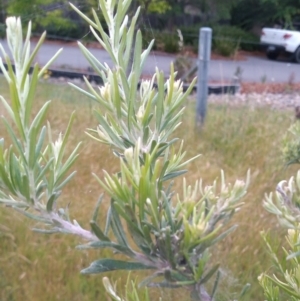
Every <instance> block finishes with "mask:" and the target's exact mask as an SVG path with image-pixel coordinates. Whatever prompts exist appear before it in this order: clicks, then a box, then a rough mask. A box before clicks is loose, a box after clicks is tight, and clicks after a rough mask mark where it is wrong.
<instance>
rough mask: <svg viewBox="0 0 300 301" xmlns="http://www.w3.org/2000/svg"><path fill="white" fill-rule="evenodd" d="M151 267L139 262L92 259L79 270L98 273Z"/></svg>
mask: <svg viewBox="0 0 300 301" xmlns="http://www.w3.org/2000/svg"><path fill="white" fill-rule="evenodd" d="M151 268H152V267H150V266H147V265H144V264H142V263H140V262H130V261H122V260H115V259H100V260H96V261H94V262H93V263H92V264H91V265H90V266H89V267H88V268H86V269H84V270H82V271H81V273H82V274H99V273H104V272H109V271H115V270H127V271H132V270H149V269H151Z"/></svg>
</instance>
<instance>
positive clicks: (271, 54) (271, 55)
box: [266, 51, 300, 60]
mask: <svg viewBox="0 0 300 301" xmlns="http://www.w3.org/2000/svg"><path fill="white" fill-rule="evenodd" d="M266 54H267V58H268V59H270V60H276V59H277V58H278V56H279V52H278V51H267V52H266ZM299 56H300V54H299Z"/></svg>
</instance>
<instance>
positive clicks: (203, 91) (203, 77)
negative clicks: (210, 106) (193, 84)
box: [196, 27, 212, 126]
mask: <svg viewBox="0 0 300 301" xmlns="http://www.w3.org/2000/svg"><path fill="white" fill-rule="evenodd" d="M211 39H212V29H211V28H208V27H202V28H200V35H199V51H198V82H197V108H196V110H197V116H196V123H197V126H202V125H203V124H204V119H205V116H206V108H207V95H208V67H209V61H210V54H211Z"/></svg>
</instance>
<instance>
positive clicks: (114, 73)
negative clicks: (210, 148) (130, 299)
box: [0, 0, 249, 300]
mask: <svg viewBox="0 0 300 301" xmlns="http://www.w3.org/2000/svg"><path fill="white" fill-rule="evenodd" d="M130 4H131V1H130V0H123V1H119V2H117V1H114V0H99V7H100V9H101V11H102V13H103V17H104V19H105V22H106V24H107V27H108V33H107V32H105V31H104V29H103V27H102V25H101V22H100V20H99V18H98V16H97V14H96V11H95V10H93V11H92V14H93V20H92V19H90V18H89V17H88V16H86V15H85V14H84V13H83V12H81V11H80V10H79V9H78V8H76V7H75V6H74V5H72V4H71V7H72V8H73V9H74V10H75V11H76V12H77V13H78V14H79V15H80V16H81V17H82V18H83V19H84V20H85V21H86V22H87V23H88V24H89V25H90V30H91V32H92V33H93V35H94V36H95V38H96V39H97V41H98V42H99V43H100V45H101V46H102V47H103V48H104V49H105V50H106V51H107V52H108V54H109V55H110V57H111V59H112V61H113V63H114V67H113V68H111V67H109V66H108V65H107V64H105V63H101V62H99V61H98V60H97V59H96V58H95V57H94V56H93V54H92V53H91V52H90V51H89V50H88V49H87V48H86V47H85V46H83V44H81V43H78V44H79V47H80V49H81V50H82V52H83V54H84V56H85V57H86V58H87V60H88V61H89V62H90V64H91V66H92V67H93V68H94V70H95V72H96V73H97V74H98V75H99V76H101V78H102V80H103V83H104V84H103V86H102V87H99V89H95V87H94V86H93V85H92V84H91V83H90V82H89V81H88V79H87V78H84V80H85V83H86V86H87V90H84V89H82V88H81V87H77V86H74V85H72V86H73V87H74V88H76V89H77V90H78V91H79V92H81V93H83V94H84V95H86V96H88V97H89V98H91V99H92V100H93V101H95V103H97V105H98V106H99V109H97V110H96V111H95V116H96V118H97V121H98V126H97V127H96V128H92V129H89V130H88V135H89V136H90V137H91V138H93V139H95V140H96V141H98V142H100V143H102V144H106V145H108V146H110V148H111V149H112V151H113V154H114V155H115V156H116V157H117V160H118V161H119V164H120V165H119V171H118V172H117V173H114V174H109V173H108V172H106V171H104V177H103V179H101V178H100V177H99V176H97V175H95V177H96V179H97V181H98V182H99V184H100V185H101V186H102V188H103V189H104V191H105V192H106V194H107V195H108V200H106V202H108V203H109V209H108V211H107V212H106V223H105V226H104V227H102V226H101V225H99V224H98V215H99V212H100V210H101V209H102V208H103V201H104V199H106V198H105V197H104V196H103V195H101V196H100V198H99V201H98V203H97V205H96V209H95V212H94V214H93V217H92V220H91V222H90V226H91V230H90V231H89V230H85V229H83V228H82V227H81V226H80V225H79V223H78V222H77V221H76V220H73V222H72V221H71V219H70V216H69V213H68V207H66V208H65V209H63V208H58V198H59V197H60V195H61V192H62V189H63V188H64V187H65V185H66V184H68V183H69V181H70V180H71V178H72V177H73V176H74V174H75V172H70V169H71V167H72V165H73V163H74V161H75V160H76V158H77V156H78V155H77V153H78V148H79V145H80V144H78V145H77V146H76V147H75V148H74V150H72V151H71V154H70V155H68V156H67V155H66V154H65V150H66V145H67V140H68V138H69V136H70V129H71V125H72V123H73V120H74V117H73V116H74V115H72V116H71V118H70V122H69V124H68V126H67V128H66V131H65V134H64V136H63V135H62V134H59V136H58V138H57V139H56V140H55V141H54V139H53V136H52V134H51V126H50V124H49V123H48V125H47V127H46V126H45V125H44V119H45V116H46V113H47V110H48V107H49V105H50V102H46V103H45V104H44V105H43V106H42V108H41V109H40V110H39V111H38V113H36V114H35V115H33V113H32V111H33V110H32V108H33V99H34V93H35V88H36V85H37V82H38V79H39V78H40V77H41V76H42V75H43V73H44V72H45V70H46V69H47V68H48V66H49V64H50V63H51V62H52V61H53V59H52V60H51V61H50V62H49V63H48V64H47V65H46V66H44V67H43V68H42V69H41V70H39V69H38V65H35V67H34V70H33V73H32V75H31V77H30V76H29V75H28V71H29V67H30V65H31V63H32V62H33V60H34V57H35V55H36V54H37V52H38V50H39V48H40V46H41V44H42V42H43V40H44V38H45V35H43V36H42V38H41V39H40V41H39V42H38V44H37V46H36V48H35V49H34V51H33V52H32V54H31V55H30V44H29V38H30V30H31V25H30V24H29V26H28V33H27V37H26V40H25V43H24V44H23V43H22V27H21V22H20V19H16V18H14V17H12V18H8V19H7V37H8V44H9V47H10V50H11V54H12V57H13V62H14V65H15V71H13V68H12V64H11V62H10V59H9V56H8V55H7V54H6V53H5V51H4V50H3V49H1V50H2V52H3V56H4V57H5V60H6V63H7V65H8V71H6V69H5V68H4V65H3V64H2V62H1V61H0V67H1V70H2V72H3V73H4V76H5V78H6V80H7V82H8V85H9V87H10V99H11V102H10V103H8V102H7V101H6V100H5V99H4V98H3V97H2V98H1V100H2V102H3V105H4V107H5V108H6V110H7V113H8V115H9V116H10V118H11V123H12V125H13V126H11V124H10V122H9V121H7V120H6V119H4V124H5V126H6V129H7V132H8V134H9V136H10V138H11V141H12V145H10V146H9V147H8V148H6V147H5V145H4V139H1V140H0V202H1V203H3V204H5V205H7V206H10V207H12V208H13V209H15V210H17V211H18V212H21V213H22V214H24V215H25V216H27V217H29V218H31V219H34V220H36V221H38V222H39V223H40V224H44V227H42V228H39V229H36V231H38V232H42V233H56V232H62V233H70V234H75V235H78V236H80V237H82V238H84V239H86V240H87V241H88V242H87V243H86V244H85V245H82V246H80V247H79V248H83V249H85V248H92V249H102V248H107V249H112V250H113V251H115V252H117V253H121V254H123V255H124V256H126V257H127V258H129V259H130V261H125V260H119V259H115V258H105V259H103V258H101V259H99V260H96V261H94V262H93V263H92V264H91V265H90V267H88V268H86V269H84V270H83V271H82V273H84V274H95V273H103V272H107V271H112V270H143V269H149V270H150V271H153V274H152V275H150V276H149V277H148V278H146V279H144V280H143V281H142V282H141V285H154V286H157V287H168V288H177V287H186V286H187V287H189V288H190V290H191V292H192V293H191V294H192V296H193V298H197V299H199V300H202V299H203V298H204V297H205V298H209V300H212V299H213V296H214V294H215V292H216V287H217V284H218V276H216V280H215V285H214V287H213V289H212V292H211V293H210V294H209V293H208V292H207V290H206V287H205V285H206V283H207V282H208V281H210V280H211V279H212V277H213V276H214V274H215V273H217V271H218V269H219V263H217V262H212V260H211V249H212V247H213V246H214V245H215V244H216V243H218V242H220V241H221V240H223V239H224V238H225V237H226V236H227V235H228V234H230V233H231V232H232V231H233V230H234V229H235V228H236V226H235V225H227V224H228V222H229V221H230V219H231V217H232V216H233V215H234V214H235V213H236V212H237V211H238V210H239V209H240V208H241V206H242V204H243V203H242V202H241V198H242V197H243V196H244V195H245V194H246V189H247V187H248V184H249V173H248V175H247V179H246V181H245V182H244V181H240V180H236V181H235V183H234V184H233V185H230V184H226V181H225V176H224V173H223V172H221V179H220V184H218V182H217V181H214V182H213V184H212V185H210V186H205V185H203V183H202V180H201V179H200V180H196V181H195V184H194V185H189V184H187V182H186V180H185V179H184V180H183V189H182V191H183V192H182V194H178V193H175V191H174V190H173V180H174V179H176V178H178V177H179V176H181V175H182V174H184V173H186V172H187V170H186V169H185V168H186V167H187V166H188V164H189V163H190V162H191V161H193V160H194V159H196V158H197V157H198V156H195V157H194V158H188V159H185V157H186V152H185V151H183V141H181V142H180V141H178V140H179V139H177V138H174V137H173V135H172V134H173V132H174V131H175V129H177V128H178V127H179V126H180V124H181V118H182V115H183V111H184V107H183V106H184V102H185V100H186V98H187V96H188V95H189V94H190V92H191V91H192V88H193V85H194V84H195V80H193V82H192V83H191V85H190V86H189V88H188V89H187V91H186V92H185V93H184V92H183V88H182V83H181V82H180V81H176V80H175V72H174V69H173V66H171V70H170V77H169V78H168V79H167V80H165V77H164V74H163V73H162V72H160V71H159V70H158V69H157V70H156V73H155V74H154V75H153V77H152V79H151V80H141V72H142V68H143V65H144V62H145V60H146V58H147V56H148V54H149V52H150V50H151V47H152V45H153V42H151V43H150V45H149V46H148V47H147V49H146V50H144V51H143V50H142V34H141V32H140V31H137V34H136V35H135V25H136V22H137V18H138V15H139V9H138V10H137V11H136V13H135V15H134V16H133V17H132V19H131V21H129V18H128V16H127V15H126V12H127V11H128V9H129V7H130ZM132 52H133V64H132V65H131V64H130V65H129V62H130V57H131V54H132ZM55 57H56V55H55ZM55 57H54V58H55ZM128 70H129V71H128ZM126 72H128V73H126ZM138 86H139V93H137V88H138ZM103 112H105V113H103ZM31 120H32V121H31ZM46 134H48V141H46ZM171 180H172V181H171ZM124 225H126V227H127V232H126V231H124ZM217 275H218V274H217ZM157 278H158V279H157ZM134 300H137V299H134Z"/></svg>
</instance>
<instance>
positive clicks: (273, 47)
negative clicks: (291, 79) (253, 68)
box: [260, 28, 300, 64]
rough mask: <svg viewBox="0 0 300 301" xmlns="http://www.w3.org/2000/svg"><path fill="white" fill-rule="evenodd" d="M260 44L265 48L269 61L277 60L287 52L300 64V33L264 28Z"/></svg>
mask: <svg viewBox="0 0 300 301" xmlns="http://www.w3.org/2000/svg"><path fill="white" fill-rule="evenodd" d="M260 43H261V45H262V46H263V47H264V48H265V51H266V55H267V57H268V58H269V59H271V60H276V59H277V58H278V56H279V54H280V53H282V52H285V53H287V54H288V55H289V56H290V58H291V59H293V60H294V61H296V62H297V63H299V64H300V31H298V30H290V29H281V28H263V29H262V32H261V37H260Z"/></svg>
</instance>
